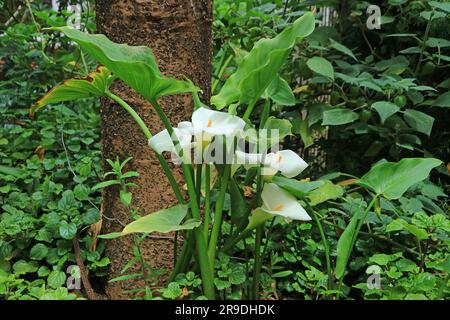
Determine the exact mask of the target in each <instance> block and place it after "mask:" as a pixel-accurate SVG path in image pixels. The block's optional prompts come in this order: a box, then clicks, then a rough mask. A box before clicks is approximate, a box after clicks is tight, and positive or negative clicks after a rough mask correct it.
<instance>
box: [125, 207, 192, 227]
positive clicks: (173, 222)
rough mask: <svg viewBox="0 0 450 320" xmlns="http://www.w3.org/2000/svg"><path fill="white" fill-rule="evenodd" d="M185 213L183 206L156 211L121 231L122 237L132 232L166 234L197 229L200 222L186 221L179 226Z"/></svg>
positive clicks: (186, 209) (185, 208)
mask: <svg viewBox="0 0 450 320" xmlns="http://www.w3.org/2000/svg"><path fill="white" fill-rule="evenodd" d="M187 211H188V207H187V206H186V205H183V204H179V205H176V206H174V207H171V208H168V209H162V210H159V211H156V212H154V213H151V214H148V215H146V216H144V217H142V218H140V219H138V220H136V221H133V222H131V223H130V224H128V225H127V226H126V227H125V228H124V229H123V231H122V235H126V234H130V233H134V232H143V233H151V232H162V233H167V232H171V231H177V230H188V229H194V228H196V227H198V226H199V225H200V223H201V222H200V221H198V220H193V219H191V220H188V221H186V222H185V223H184V224H180V223H181V221H182V220H183V219H184V217H186V214H187Z"/></svg>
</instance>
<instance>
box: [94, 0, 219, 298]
mask: <svg viewBox="0 0 450 320" xmlns="http://www.w3.org/2000/svg"><path fill="white" fill-rule="evenodd" d="M211 21H212V0H195V1H192V0H97V1H96V22H97V27H98V32H100V33H104V34H106V36H108V37H109V38H110V39H111V40H113V41H115V42H118V43H127V44H130V45H146V46H149V47H150V48H152V50H153V52H154V54H155V56H156V58H157V61H158V64H159V67H160V69H161V71H162V73H163V74H164V75H166V76H172V77H175V78H178V79H182V78H183V77H184V76H186V77H188V78H190V79H191V80H192V81H193V82H194V83H195V84H196V85H198V86H199V87H201V89H202V90H203V99H204V101H209V95H210V81H211ZM112 91H113V92H114V93H116V94H117V95H119V96H120V97H121V98H123V99H124V100H125V101H127V102H128V103H129V104H130V105H131V106H133V107H134V108H135V110H136V111H137V112H138V113H139V115H141V117H143V119H144V121H145V122H146V124H147V125H148V126H149V128H150V130H151V131H152V133H156V132H159V131H160V130H162V129H163V126H162V124H161V122H160V121H159V118H158V116H157V115H156V113H155V112H154V110H153V109H152V107H151V106H150V105H149V104H148V103H146V102H145V101H144V99H143V98H142V97H141V96H139V95H138V94H136V93H135V92H133V91H132V90H130V89H128V88H127V87H126V86H125V85H122V84H120V83H119V84H117V85H115V87H114V88H113V90H112ZM160 103H161V105H162V106H163V108H164V111H165V112H166V114H167V115H168V116H169V118H170V120H171V121H172V123H174V124H176V123H178V122H180V121H182V120H187V119H189V118H190V115H191V114H192V109H193V103H192V98H191V96H190V95H189V94H183V95H176V96H169V97H165V98H163V99H161V100H160ZM101 115H102V121H103V124H102V143H103V159H104V160H105V159H115V157H116V156H119V158H120V159H121V160H124V159H125V158H127V157H129V156H131V157H133V160H132V161H131V162H130V163H129V165H127V167H126V168H127V169H128V170H135V171H138V172H139V173H140V177H139V178H137V179H136V181H135V182H136V183H137V184H138V187H137V188H133V190H132V191H133V203H134V207H136V208H139V209H140V213H145V214H148V213H151V212H154V211H156V210H158V209H161V208H167V207H170V206H172V205H173V204H174V203H176V199H175V196H174V194H173V192H172V190H171V188H170V185H169V183H168V180H167V179H166V177H165V176H164V174H163V172H162V170H161V169H160V166H159V163H158V161H157V160H156V157H155V155H154V154H153V152H152V151H151V150H150V149H149V147H148V145H147V141H146V140H145V137H144V135H143V134H142V133H141V131H140V130H139V127H138V126H137V125H136V124H135V123H134V121H133V120H132V119H131V117H130V116H128V114H127V113H126V112H125V111H124V110H123V109H122V108H121V107H119V106H118V105H116V104H114V103H112V102H110V101H106V100H103V101H102V109H101ZM103 169H104V170H105V171H107V170H109V167H108V164H107V163H106V162H105V161H103ZM175 171H176V174H175V177H176V179H177V180H178V182H179V183H180V184H181V183H182V177H181V174H180V171H179V170H178V171H177V169H176V168H175ZM103 204H104V205H103V208H104V212H103V213H104V216H105V218H104V219H103V230H102V231H103V233H106V232H114V231H119V230H121V229H122V228H123V227H122V226H121V225H120V223H123V224H126V223H129V222H130V221H131V219H130V215H129V213H128V212H126V211H125V210H124V208H123V206H122V205H121V204H120V200H119V194H118V189H116V188H113V187H111V188H108V189H106V190H105V191H104V194H103ZM108 217H109V218H108ZM111 218H113V219H111ZM173 245H174V243H173V240H172V239H162V240H154V239H149V240H147V241H146V242H145V243H144V244H143V245H142V251H143V255H144V256H145V258H146V261H147V262H148V263H150V264H151V265H152V266H154V267H156V268H160V267H163V268H166V269H169V270H170V269H171V268H172V259H173ZM106 246H107V248H106V254H107V256H108V257H109V258H110V260H111V262H112V263H111V268H110V277H111V278H113V277H116V276H118V275H120V270H121V269H122V267H123V266H124V265H125V264H126V263H127V262H128V261H129V259H130V258H131V257H132V247H133V241H132V239H131V237H122V238H118V239H114V240H112V241H111V240H108V241H107V242H106ZM140 285H142V283H136V280H133V281H130V282H115V283H111V284H108V285H106V294H107V295H108V297H109V298H110V299H123V298H126V297H127V296H126V295H125V294H124V293H123V289H129V288H135V287H137V286H140Z"/></svg>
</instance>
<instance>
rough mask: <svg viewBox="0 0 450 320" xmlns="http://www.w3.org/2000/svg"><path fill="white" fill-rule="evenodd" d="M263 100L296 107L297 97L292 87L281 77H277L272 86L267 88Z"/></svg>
mask: <svg viewBox="0 0 450 320" xmlns="http://www.w3.org/2000/svg"><path fill="white" fill-rule="evenodd" d="M263 98H265V99H267V98H270V99H272V100H273V101H274V102H275V103H276V104H279V105H282V106H293V105H295V97H294V93H293V92H292V89H291V87H290V86H289V84H288V83H287V81H286V80H284V79H283V78H281V77H276V78H275V79H274V80H273V81H272V82H271V83H270V85H269V86H268V87H267V89H266V90H265V92H264V94H263Z"/></svg>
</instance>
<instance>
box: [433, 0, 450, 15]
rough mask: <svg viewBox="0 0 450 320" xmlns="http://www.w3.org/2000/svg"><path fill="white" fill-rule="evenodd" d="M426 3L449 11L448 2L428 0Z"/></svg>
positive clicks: (449, 5)
mask: <svg viewBox="0 0 450 320" xmlns="http://www.w3.org/2000/svg"><path fill="white" fill-rule="evenodd" d="M428 4H429V5H430V6H432V7H433V8H435V9H439V10H442V11H445V12H447V13H450V3H449V2H438V1H429V2H428Z"/></svg>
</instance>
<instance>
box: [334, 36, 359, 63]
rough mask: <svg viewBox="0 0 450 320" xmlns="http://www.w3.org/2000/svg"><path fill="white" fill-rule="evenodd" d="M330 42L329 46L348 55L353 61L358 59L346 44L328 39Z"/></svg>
mask: <svg viewBox="0 0 450 320" xmlns="http://www.w3.org/2000/svg"><path fill="white" fill-rule="evenodd" d="M330 41H331V43H330V47H331V48H333V49H335V50H337V51H340V52H342V53H343V54H346V55H348V56H349V57H352V58H353V59H354V60H355V61H358V59H357V58H356V57H355V55H354V54H353V52H352V50H350V49H349V48H347V47H346V46H344V45H343V44H341V43H339V42H337V41H335V40H333V39H330Z"/></svg>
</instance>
